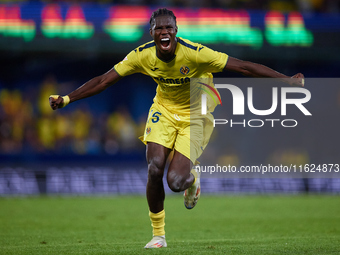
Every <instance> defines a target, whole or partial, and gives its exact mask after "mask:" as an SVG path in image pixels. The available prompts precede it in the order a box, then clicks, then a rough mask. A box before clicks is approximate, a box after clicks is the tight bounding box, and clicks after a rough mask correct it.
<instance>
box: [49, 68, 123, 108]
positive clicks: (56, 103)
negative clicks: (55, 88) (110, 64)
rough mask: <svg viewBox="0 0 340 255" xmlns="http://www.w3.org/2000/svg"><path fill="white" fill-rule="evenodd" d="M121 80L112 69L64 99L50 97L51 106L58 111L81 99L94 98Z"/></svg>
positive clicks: (54, 96) (56, 96) (55, 96)
mask: <svg viewBox="0 0 340 255" xmlns="http://www.w3.org/2000/svg"><path fill="white" fill-rule="evenodd" d="M120 79H121V77H120V76H119V75H118V73H117V72H116V71H115V70H114V69H113V68H112V69H111V70H110V71H108V72H107V73H105V74H103V75H100V76H97V77H94V78H93V79H91V80H89V81H88V82H86V83H84V84H83V85H82V86H80V87H79V88H77V89H76V90H74V91H72V92H71V93H70V94H68V95H67V96H63V97H61V96H59V95H52V96H50V98H49V101H50V106H51V108H52V109H53V110H56V109H58V108H62V107H65V106H66V105H68V104H69V103H71V102H74V101H77V100H79V99H83V98H86V97H90V96H94V95H96V94H99V93H100V92H102V91H104V90H105V89H107V88H108V87H110V86H111V85H113V84H115V83H116V82H117V81H119V80H120Z"/></svg>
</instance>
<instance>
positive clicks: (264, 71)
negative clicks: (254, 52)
mask: <svg viewBox="0 0 340 255" xmlns="http://www.w3.org/2000/svg"><path fill="white" fill-rule="evenodd" d="M225 70H228V71H232V72H237V73H240V74H242V75H245V76H250V77H261V78H281V79H284V81H285V82H287V83H289V84H290V85H294V86H304V75H303V74H302V73H297V74H295V75H294V76H292V77H289V76H287V75H284V74H282V73H279V72H277V71H275V70H273V69H271V68H269V67H267V66H264V65H261V64H257V63H253V62H249V61H243V60H240V59H237V58H233V57H230V56H229V57H228V62H227V64H226V66H225ZM288 78H291V79H288Z"/></svg>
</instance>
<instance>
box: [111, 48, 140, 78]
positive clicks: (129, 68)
mask: <svg viewBox="0 0 340 255" xmlns="http://www.w3.org/2000/svg"><path fill="white" fill-rule="evenodd" d="M113 68H114V70H115V71H116V72H117V73H118V74H119V76H122V77H124V76H127V75H130V74H134V73H139V72H141V66H140V61H139V57H138V52H137V51H136V50H133V51H131V52H130V53H129V54H128V55H127V56H126V57H125V58H124V59H123V60H122V61H121V62H119V63H118V64H116V65H115V66H114V67H113Z"/></svg>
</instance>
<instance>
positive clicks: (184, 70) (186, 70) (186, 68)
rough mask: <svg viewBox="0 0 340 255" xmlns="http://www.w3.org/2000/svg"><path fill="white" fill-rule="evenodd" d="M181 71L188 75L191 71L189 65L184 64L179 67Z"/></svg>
mask: <svg viewBox="0 0 340 255" xmlns="http://www.w3.org/2000/svg"><path fill="white" fill-rule="evenodd" d="M179 71H180V72H181V74H183V75H187V74H188V73H189V72H190V69H189V67H187V66H182V67H181V68H180V69H179Z"/></svg>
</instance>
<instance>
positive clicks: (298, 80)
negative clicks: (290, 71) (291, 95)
mask: <svg viewBox="0 0 340 255" xmlns="http://www.w3.org/2000/svg"><path fill="white" fill-rule="evenodd" d="M291 78H292V79H293V80H294V81H293V83H292V84H291V85H295V86H301V87H303V86H305V76H304V75H303V74H302V73H297V74H295V75H294V76H292V77H291Z"/></svg>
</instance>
